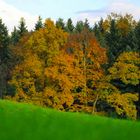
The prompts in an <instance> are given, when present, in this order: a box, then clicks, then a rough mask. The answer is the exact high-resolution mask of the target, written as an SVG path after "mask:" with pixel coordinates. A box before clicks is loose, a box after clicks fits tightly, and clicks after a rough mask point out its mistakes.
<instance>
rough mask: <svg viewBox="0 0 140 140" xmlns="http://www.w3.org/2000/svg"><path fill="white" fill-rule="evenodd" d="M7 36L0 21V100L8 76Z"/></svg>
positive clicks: (8, 54)
mask: <svg viewBox="0 0 140 140" xmlns="http://www.w3.org/2000/svg"><path fill="white" fill-rule="evenodd" d="M8 45H9V35H8V30H7V27H6V26H5V25H4V23H3V22H2V19H0V98H2V97H3V94H4V93H5V92H6V86H7V75H8V72H7V70H8V59H9V58H10V52H9V48H8Z"/></svg>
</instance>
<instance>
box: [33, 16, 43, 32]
mask: <svg viewBox="0 0 140 140" xmlns="http://www.w3.org/2000/svg"><path fill="white" fill-rule="evenodd" d="M40 28H43V23H42V18H41V16H39V17H38V21H37V23H36V24H35V30H39V29H40Z"/></svg>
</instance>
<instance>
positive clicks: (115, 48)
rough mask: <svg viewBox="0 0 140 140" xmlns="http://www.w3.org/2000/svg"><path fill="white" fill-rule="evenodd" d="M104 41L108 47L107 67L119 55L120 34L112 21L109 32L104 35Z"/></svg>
mask: <svg viewBox="0 0 140 140" xmlns="http://www.w3.org/2000/svg"><path fill="white" fill-rule="evenodd" d="M106 41H107V46H108V58H109V65H110V66H111V65H112V64H113V63H114V61H115V60H116V58H117V57H118V56H119V54H120V53H121V45H120V34H119V30H118V29H117V26H116V21H115V20H114V19H113V20H112V21H111V25H110V31H109V32H108V33H107V34H106Z"/></svg>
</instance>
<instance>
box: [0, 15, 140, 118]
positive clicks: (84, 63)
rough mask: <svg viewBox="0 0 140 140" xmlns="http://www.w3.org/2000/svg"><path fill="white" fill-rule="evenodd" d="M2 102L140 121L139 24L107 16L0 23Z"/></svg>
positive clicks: (128, 19)
mask: <svg viewBox="0 0 140 140" xmlns="http://www.w3.org/2000/svg"><path fill="white" fill-rule="evenodd" d="M0 98H1V99H5V100H12V101H17V102H24V103H29V104H30V103H31V104H35V105H38V106H42V107H47V108H54V109H57V110H60V111H66V112H82V113H83V112H84V113H87V114H92V115H101V116H108V117H113V118H119V119H131V120H137V119H139V118H140V21H137V20H135V19H134V18H133V16H132V15H131V14H125V15H121V14H117V13H111V14H110V15H108V16H107V17H106V19H103V18H101V19H100V21H99V22H96V23H93V25H90V24H89V21H88V20H87V19H85V21H77V23H76V24H74V22H73V21H72V19H71V18H69V19H68V20H67V21H66V22H65V21H64V20H63V19H62V18H58V20H57V21H56V22H54V21H53V20H51V19H50V18H47V19H46V20H45V22H43V20H42V18H41V17H40V16H39V17H38V21H36V24H35V25H34V27H33V30H31V31H29V30H28V29H27V26H26V21H25V19H24V18H21V19H20V20H19V26H18V27H14V29H13V31H12V32H11V33H10V32H9V31H8V29H7V27H6V25H5V23H4V22H3V20H2V19H0Z"/></svg>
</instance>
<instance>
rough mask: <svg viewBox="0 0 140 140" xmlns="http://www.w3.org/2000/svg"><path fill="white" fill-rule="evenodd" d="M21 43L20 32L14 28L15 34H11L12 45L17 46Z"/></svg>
mask: <svg viewBox="0 0 140 140" xmlns="http://www.w3.org/2000/svg"><path fill="white" fill-rule="evenodd" d="M18 41H19V32H18V30H17V28H16V27H14V30H13V32H11V44H13V45H16V44H17V42H18Z"/></svg>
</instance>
